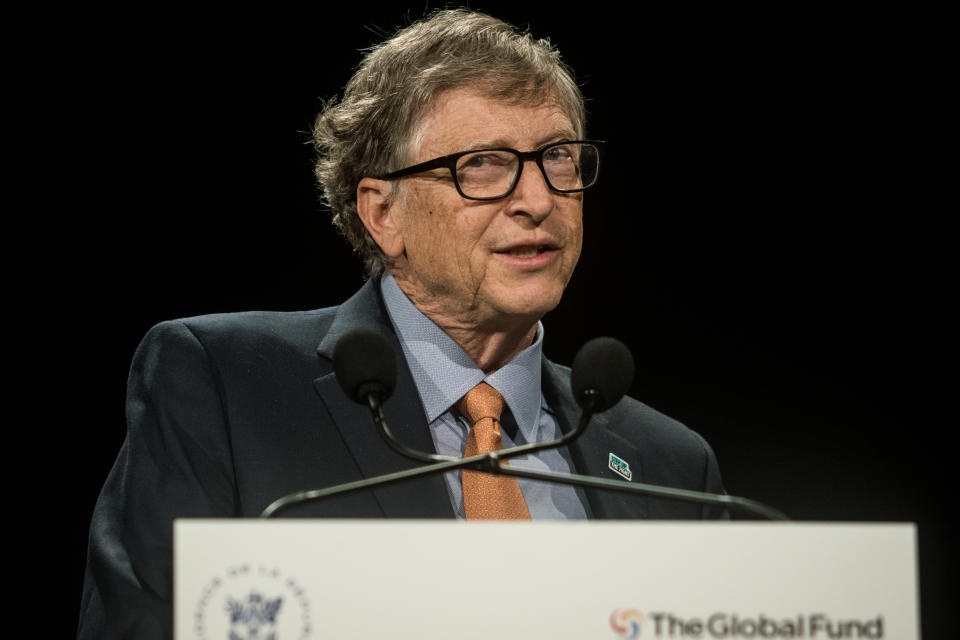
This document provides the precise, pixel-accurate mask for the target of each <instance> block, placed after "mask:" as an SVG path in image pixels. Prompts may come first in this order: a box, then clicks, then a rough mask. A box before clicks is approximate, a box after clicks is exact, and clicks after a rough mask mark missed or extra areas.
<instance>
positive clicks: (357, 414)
mask: <svg viewBox="0 0 960 640" xmlns="http://www.w3.org/2000/svg"><path fill="white" fill-rule="evenodd" d="M378 282H379V281H378V279H371V280H369V281H368V282H367V283H366V284H365V285H364V286H363V288H362V289H360V291H359V292H357V294H356V295H354V296H353V297H352V298H350V299H349V300H347V301H346V302H345V303H344V304H343V305H341V307H340V308H339V309H338V311H337V315H336V318H335V319H334V321H333V323H332V324H331V326H330V330H329V331H328V332H327V334H326V335H325V336H324V338H323V341H322V342H321V343H320V346H319V347H317V355H318V356H319V357H320V358H321V359H323V360H326V361H327V362H328V363H331V362H332V359H333V349H334V347H335V346H336V343H337V341H338V340H339V339H340V337H341V336H342V335H344V334H345V333H347V332H348V331H350V330H351V329H356V328H359V327H365V328H369V329H373V330H375V331H379V332H380V333H382V334H383V335H385V336H387V337H388V338H389V339H390V341H391V342H392V343H393V348H394V353H395V354H396V355H397V385H396V388H395V389H394V392H393V395H392V396H391V397H390V398H389V399H388V400H387V401H386V402H385V403H384V414H385V415H386V418H387V424H388V425H389V427H390V429H391V431H393V433H394V435H395V436H396V437H397V439H399V440H400V441H402V442H404V443H405V444H407V445H408V446H410V447H412V448H414V449H419V450H421V451H427V452H430V453H434V452H435V448H434V445H433V439H432V438H431V436H430V430H429V428H428V427H427V418H426V415H425V414H424V412H423V406H422V404H421V403H420V396H419V394H418V393H417V389H416V385H415V383H414V381H413V376H412V375H411V374H410V368H409V367H408V366H407V362H406V359H405V358H404V356H403V350H402V349H401V348H400V343H399V341H398V339H397V337H396V335H395V333H394V331H393V326H392V325H391V324H390V321H389V318H388V317H387V313H386V309H385V308H384V307H383V303H382V301H381V299H380V293H379V289H378V287H379V284H378ZM328 366H329V365H328ZM313 383H314V388H315V389H316V391H317V393H318V394H319V396H320V398H321V399H322V400H323V402H324V404H325V405H326V407H327V410H328V411H329V412H330V416H331V417H332V419H333V423H334V424H335V425H336V427H337V429H338V430H339V432H340V435H341V436H342V438H343V441H344V442H345V443H346V445H347V448H348V449H349V450H350V452H351V454H352V455H353V458H354V460H355V461H356V464H357V466H358V467H359V469H360V471H361V473H362V474H363V477H365V478H373V477H375V476H379V475H382V474H385V473H392V472H394V471H399V470H401V469H409V468H413V467H416V466H420V465H421V464H422V463H419V462H416V461H414V460H410V459H409V458H405V457H403V456H401V455H400V454H398V453H396V452H395V451H394V450H393V449H391V448H390V447H389V445H387V444H386V443H385V442H384V441H383V439H382V438H381V437H380V433H379V431H378V430H377V428H376V425H375V424H374V422H373V419H372V417H371V416H370V410H369V409H368V408H367V406H366V405H361V404H358V403H356V402H353V401H352V400H350V399H349V398H348V397H347V395H346V394H345V393H344V392H343V390H342V389H341V388H340V385H339V383H338V382H337V380H336V376H335V375H334V373H333V372H332V371H331V372H330V373H328V374H326V375H323V376H321V377H319V378H317V379H315V380H314V382H313ZM373 494H374V496H375V497H376V499H377V502H378V503H379V504H380V507H381V509H383V513H384V515H385V516H387V517H390V518H438V517H450V518H452V517H453V516H454V513H453V507H452V506H451V504H450V497H449V495H448V493H447V488H446V485H445V483H444V482H443V477H442V476H441V475H440V474H435V475H431V476H427V477H424V478H418V479H414V480H405V481H402V482H399V483H395V484H390V485H385V486H382V487H379V488H376V489H373Z"/></svg>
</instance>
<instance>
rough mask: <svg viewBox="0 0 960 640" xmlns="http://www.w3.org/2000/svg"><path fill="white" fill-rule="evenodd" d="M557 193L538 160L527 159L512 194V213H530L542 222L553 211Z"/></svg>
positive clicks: (533, 217) (532, 217)
mask: <svg viewBox="0 0 960 640" xmlns="http://www.w3.org/2000/svg"><path fill="white" fill-rule="evenodd" d="M555 195H556V194H555V192H554V191H553V189H551V188H550V185H548V184H547V179H546V176H544V175H543V172H542V171H540V166H539V165H538V164H537V162H536V160H527V161H526V162H524V163H523V169H522V171H521V172H520V180H519V181H518V182H517V186H516V188H514V190H513V193H512V194H510V200H511V203H510V204H511V207H510V208H511V213H513V214H523V215H528V216H530V218H531V219H533V220H534V221H535V222H540V221H542V220H543V219H544V218H546V217H547V216H549V215H550V213H551V212H552V211H553V208H554V206H555V204H556V202H555V200H554V198H555Z"/></svg>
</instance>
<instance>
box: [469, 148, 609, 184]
mask: <svg viewBox="0 0 960 640" xmlns="http://www.w3.org/2000/svg"><path fill="white" fill-rule="evenodd" d="M599 155H600V154H599V151H598V150H597V147H596V146H594V145H592V144H587V143H565V144H558V145H552V146H549V147H547V148H545V149H544V150H543V152H542V154H541V156H540V158H541V162H542V165H543V171H544V173H545V174H546V178H547V182H548V183H549V185H550V186H551V187H552V188H553V189H556V190H557V191H577V190H581V189H586V188H587V187H589V186H591V185H592V184H593V183H594V182H595V181H596V179H597V171H598V166H599V163H598V159H599ZM519 171H520V159H519V157H518V156H517V155H516V154H515V153H512V152H510V151H477V152H476V153H470V154H467V155H465V156H462V157H461V158H460V159H459V160H458V161H457V182H458V183H459V184H460V190H461V191H462V192H463V195H465V196H467V197H470V198H499V197H504V196H506V195H507V194H508V193H509V192H510V191H511V190H512V188H513V186H514V182H515V181H516V179H517V174H518V172H519Z"/></svg>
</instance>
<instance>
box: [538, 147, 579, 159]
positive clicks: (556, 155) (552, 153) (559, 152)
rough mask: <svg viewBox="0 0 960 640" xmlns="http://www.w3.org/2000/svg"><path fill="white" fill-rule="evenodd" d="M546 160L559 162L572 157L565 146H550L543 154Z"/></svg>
mask: <svg viewBox="0 0 960 640" xmlns="http://www.w3.org/2000/svg"><path fill="white" fill-rule="evenodd" d="M543 159H544V160H546V161H547V162H561V161H566V160H571V159H573V154H571V153H570V150H569V149H567V148H566V147H552V148H550V149H547V151H546V152H545V153H544V154H543Z"/></svg>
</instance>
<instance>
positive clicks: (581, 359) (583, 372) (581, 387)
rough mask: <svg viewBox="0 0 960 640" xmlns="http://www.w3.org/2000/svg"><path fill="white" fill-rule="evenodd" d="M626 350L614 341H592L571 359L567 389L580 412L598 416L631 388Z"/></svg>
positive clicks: (630, 359)
mask: <svg viewBox="0 0 960 640" xmlns="http://www.w3.org/2000/svg"><path fill="white" fill-rule="evenodd" d="M633 374H634V364H633V355H632V354H631V353H630V350H629V349H628V348H627V347H626V345H624V344H623V343H622V342H620V341H619V340H616V339H614V338H594V339H592V340H590V341H588V342H587V343H586V344H584V345H583V346H582V347H580V350H579V351H577V355H576V356H574V358H573V367H572V370H571V372H570V389H571V391H573V397H574V399H576V401H577V404H578V405H580V408H581V409H587V408H588V405H590V407H589V408H590V409H591V410H592V411H593V412H596V413H599V412H601V411H606V410H607V409H609V408H610V407H612V406H613V405H615V404H617V403H618V402H619V401H620V398H622V397H623V396H624V394H625V393H626V392H627V390H628V389H629V388H630V385H631V384H633Z"/></svg>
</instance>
